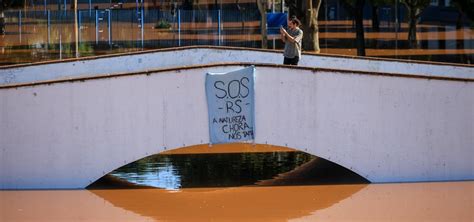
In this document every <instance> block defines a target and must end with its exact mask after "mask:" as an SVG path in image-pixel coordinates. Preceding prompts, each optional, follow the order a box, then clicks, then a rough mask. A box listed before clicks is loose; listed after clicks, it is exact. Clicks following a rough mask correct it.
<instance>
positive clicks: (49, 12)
mask: <svg viewBox="0 0 474 222" xmlns="http://www.w3.org/2000/svg"><path fill="white" fill-rule="evenodd" d="M47 15H48V46H49V44H51V11H50V10H48V12H47Z"/></svg>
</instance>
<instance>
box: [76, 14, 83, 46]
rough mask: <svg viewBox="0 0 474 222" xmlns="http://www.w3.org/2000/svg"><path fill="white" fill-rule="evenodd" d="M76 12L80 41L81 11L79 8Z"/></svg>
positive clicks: (80, 39) (80, 38)
mask: <svg viewBox="0 0 474 222" xmlns="http://www.w3.org/2000/svg"><path fill="white" fill-rule="evenodd" d="M77 14H78V18H77V20H78V21H77V23H78V24H77V30H78V31H77V33H78V35H79V43H81V41H82V37H81V26H82V13H81V11H80V10H78V11H77Z"/></svg>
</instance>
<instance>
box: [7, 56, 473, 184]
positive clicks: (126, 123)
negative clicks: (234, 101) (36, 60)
mask: <svg viewBox="0 0 474 222" xmlns="http://www.w3.org/2000/svg"><path fill="white" fill-rule="evenodd" d="M190 50H198V49H194V48H193V49H190ZM205 50H208V49H205ZM198 51H199V50H198ZM241 51H243V50H241ZM155 53H160V52H155ZM167 53H169V52H167ZM245 53H249V52H245ZM258 53H268V54H271V53H273V52H260V51H257V54H258ZM139 55H140V56H142V55H143V54H139ZM223 55H225V54H223ZM188 56H189V57H191V56H192V55H188ZM280 56H281V55H280ZM224 57H225V56H222V60H224ZM308 57H309V56H308ZM315 57H316V56H315ZM318 57H321V59H328V58H326V57H323V56H318ZM111 58H114V57H106V58H101V59H111ZM275 58H276V57H275ZM280 58H281V57H280ZM329 58H336V59H342V60H344V59H347V60H346V62H348V61H352V62H354V61H353V60H351V59H360V58H345V57H329ZM308 59H309V58H308ZM132 60H133V58H132ZM360 60H364V59H360ZM87 61H88V60H87ZM367 61H368V62H369V63H371V64H375V66H377V65H380V63H377V62H382V63H390V62H397V61H386V60H367ZM70 62H72V63H76V65H77V64H78V63H86V61H69V62H60V63H46V64H43V65H47V66H53V65H55V66H58V67H56V68H57V70H58V71H57V72H58V73H60V71H59V70H65V69H66V67H68V66H69V65H70ZM142 62H143V60H142ZM398 63H403V62H398ZM130 64H133V65H136V63H130ZM348 64H349V65H348V66H350V65H351V64H352V63H348ZM403 64H405V65H406V67H413V70H415V71H416V70H424V68H423V67H425V68H427V69H433V70H438V68H439V67H441V66H443V67H444V66H446V67H450V66H448V65H436V64H433V65H430V64H425V63H420V64H418V63H403ZM119 65H120V64H117V66H119ZM248 65H256V82H255V97H256V98H255V102H256V104H255V110H256V111H255V121H256V123H255V125H256V133H255V134H256V138H255V142H256V143H257V144H273V145H278V146H286V147H291V148H295V149H298V150H302V151H305V152H307V153H310V154H313V155H316V156H319V157H322V158H325V159H328V160H330V161H333V162H335V163H337V164H339V165H342V166H344V167H346V168H348V169H350V170H352V171H354V172H356V173H358V174H359V175H361V176H363V177H365V178H366V179H368V180H369V181H371V182H413V181H444V180H472V179H474V127H473V126H474V115H473V113H474V75H473V72H474V71H473V68H472V67H469V66H452V67H451V68H452V69H453V70H464V72H462V73H461V74H457V73H455V74H452V73H450V72H446V73H437V74H433V75H432V74H426V73H425V74H424V73H413V72H409V71H407V74H402V73H401V72H403V70H399V72H400V73H395V72H381V71H379V72H374V71H370V70H365V71H364V70H357V69H355V70H345V69H335V68H332V69H325V68H311V67H286V66H280V65H272V64H262V63H254V62H252V63H241V62H237V63H233V64H230V63H226V64H209V65H201V66H187V67H177V68H165V69H156V70H148V71H136V72H135V71H134V72H131V73H129V71H127V70H124V71H123V72H120V73H117V74H109V73H104V72H102V73H94V75H91V76H83V75H82V74H72V75H69V74H68V75H69V76H67V77H66V76H62V77H60V75H58V76H56V77H60V78H64V77H66V78H65V79H55V78H56V77H53V79H54V80H51V79H50V80H46V79H44V80H46V81H44V80H38V82H34V83H30V82H32V81H23V82H22V81H17V82H16V83H12V82H11V83H8V84H4V85H3V86H0V146H1V147H0V155H1V157H0V185H1V187H0V188H1V189H50V188H84V187H86V186H87V185H89V184H90V183H92V182H94V181H95V180H97V179H98V178H100V177H102V176H103V175H105V174H107V173H108V172H110V171H112V170H114V169H116V168H118V167H121V166H123V165H125V164H127V163H130V162H133V161H135V160H138V159H141V158H143V157H146V156H149V155H152V154H155V153H159V152H162V151H164V150H170V149H176V148H180V147H185V146H190V145H197V144H206V143H209V135H208V114H207V105H206V97H205V89H204V79H205V74H206V73H207V72H225V71H232V70H237V69H241V68H243V67H246V66H248ZM352 65H354V64H352ZM41 66H42V65H39V66H36V65H35V66H21V67H9V68H4V69H3V70H2V74H3V73H6V72H10V71H11V70H12V69H39V68H40V67H41ZM61 66H64V67H63V68H60V67H61ZM129 66H132V65H129ZM354 66H357V65H354ZM418 66H420V67H421V68H419V69H417V67H418ZM431 66H434V67H431ZM110 67H111V69H114V66H110ZM400 67H401V68H403V66H400ZM379 68H382V67H379ZM440 69H441V68H440ZM48 70H50V69H44V70H43V71H48ZM51 70H53V69H51ZM55 72H56V71H55ZM36 74H37V75H42V74H43V73H42V72H37V73H36ZM22 75H23V74H22ZM22 75H17V76H22Z"/></svg>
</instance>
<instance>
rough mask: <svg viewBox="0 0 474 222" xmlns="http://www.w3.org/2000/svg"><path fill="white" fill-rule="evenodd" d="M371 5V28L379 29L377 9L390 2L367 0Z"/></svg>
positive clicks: (388, 0)
mask: <svg viewBox="0 0 474 222" xmlns="http://www.w3.org/2000/svg"><path fill="white" fill-rule="evenodd" d="M369 2H370V4H371V5H372V30H373V31H376V32H378V31H380V19H379V9H380V6H382V5H387V4H390V3H391V2H392V1H391V0H369Z"/></svg>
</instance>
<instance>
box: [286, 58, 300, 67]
mask: <svg viewBox="0 0 474 222" xmlns="http://www.w3.org/2000/svg"><path fill="white" fill-rule="evenodd" d="M299 61H300V57H298V56H295V57H294V58H291V59H290V58H286V57H284V59H283V64H284V65H295V66H296V65H298V62H299Z"/></svg>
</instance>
